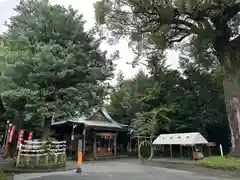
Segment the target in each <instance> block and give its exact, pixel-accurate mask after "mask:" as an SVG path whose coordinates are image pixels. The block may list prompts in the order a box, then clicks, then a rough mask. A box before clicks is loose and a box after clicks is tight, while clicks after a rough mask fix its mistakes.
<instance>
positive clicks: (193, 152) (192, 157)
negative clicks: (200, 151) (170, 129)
mask: <svg viewBox="0 0 240 180" xmlns="http://www.w3.org/2000/svg"><path fill="white" fill-rule="evenodd" d="M193 156H194V149H193V145H192V158H193Z"/></svg>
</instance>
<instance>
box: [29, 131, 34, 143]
mask: <svg viewBox="0 0 240 180" xmlns="http://www.w3.org/2000/svg"><path fill="white" fill-rule="evenodd" d="M32 137H33V132H32V131H31V132H29V134H28V141H30V140H32Z"/></svg>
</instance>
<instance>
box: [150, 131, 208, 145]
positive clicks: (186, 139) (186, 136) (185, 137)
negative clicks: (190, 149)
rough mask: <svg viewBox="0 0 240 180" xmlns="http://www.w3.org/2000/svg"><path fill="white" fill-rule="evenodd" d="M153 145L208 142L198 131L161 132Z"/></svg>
mask: <svg viewBox="0 0 240 180" xmlns="http://www.w3.org/2000/svg"><path fill="white" fill-rule="evenodd" d="M153 144H154V145H194V144H208V141H207V140H206V139H205V138H204V137H203V136H202V135H201V134H200V133H199V132H194V133H178V134H161V135H159V136H158V137H157V138H156V139H155V140H154V141H153Z"/></svg>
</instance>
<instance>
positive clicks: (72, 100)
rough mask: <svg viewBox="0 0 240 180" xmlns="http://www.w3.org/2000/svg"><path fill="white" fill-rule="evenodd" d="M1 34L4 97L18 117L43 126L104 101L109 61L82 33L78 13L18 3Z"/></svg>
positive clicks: (110, 70)
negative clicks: (2, 41) (7, 82)
mask: <svg viewBox="0 0 240 180" xmlns="http://www.w3.org/2000/svg"><path fill="white" fill-rule="evenodd" d="M15 11H16V13H17V15H16V16H13V17H11V21H10V23H9V24H8V31H7V32H6V34H5V35H4V37H3V38H4V45H3V47H2V49H3V51H4V54H5V56H4V58H3V60H4V61H5V62H6V64H7V66H8V67H7V68H6V69H4V71H1V75H2V76H1V84H3V83H4V80H5V81H7V80H10V82H9V83H10V84H11V86H7V87H2V88H1V93H2V97H3V101H4V102H5V104H6V105H7V107H10V108H13V109H15V110H16V111H17V112H18V114H19V115H18V121H21V122H22V123H24V122H31V124H32V125H38V127H39V126H40V127H44V128H48V127H49V125H50V123H51V120H52V119H54V120H58V119H61V118H69V117H72V116H77V115H81V114H82V113H86V112H90V109H92V108H94V107H95V106H99V105H100V104H102V103H103V97H104V96H105V95H106V93H108V89H109V84H108V82H107V81H108V80H110V79H111V78H112V77H113V71H114V64H113V62H112V59H108V58H107V57H106V52H103V51H101V50H100V49H99V45H100V41H99V40H98V39H95V37H94V34H92V33H91V32H85V31H84V20H83V18H82V15H80V14H79V12H78V11H76V10H74V9H73V8H72V7H69V8H65V7H63V6H60V5H50V4H49V3H48V1H40V0H39V1H35V0H34V1H33V0H30V1H21V3H20V5H18V6H17V7H16V8H15ZM86 110H88V111H86Z"/></svg>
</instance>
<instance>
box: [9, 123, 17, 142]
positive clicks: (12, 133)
mask: <svg viewBox="0 0 240 180" xmlns="http://www.w3.org/2000/svg"><path fill="white" fill-rule="evenodd" d="M15 128H16V126H12V128H11V131H10V134H9V139H8V142H9V143H12V139H13V135H14V131H15Z"/></svg>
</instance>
